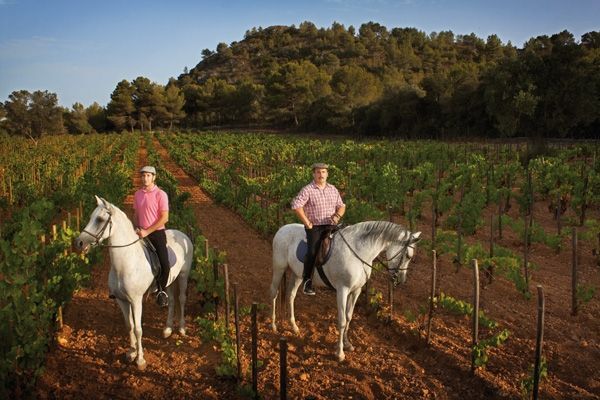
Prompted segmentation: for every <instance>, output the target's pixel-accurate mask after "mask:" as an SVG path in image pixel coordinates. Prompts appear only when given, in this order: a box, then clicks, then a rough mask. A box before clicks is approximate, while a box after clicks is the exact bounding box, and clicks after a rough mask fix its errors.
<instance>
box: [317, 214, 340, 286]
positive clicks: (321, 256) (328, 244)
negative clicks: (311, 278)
mask: <svg viewBox="0 0 600 400" xmlns="http://www.w3.org/2000/svg"><path fill="white" fill-rule="evenodd" d="M341 228H342V226H341V225H336V226H334V227H332V228H329V229H326V230H325V231H324V232H323V234H322V236H321V245H320V246H319V250H318V251H317V257H316V258H315V269H316V270H317V272H318V273H319V276H320V277H321V280H322V281H323V282H324V283H325V284H326V285H327V286H329V287H330V288H331V289H335V288H334V287H333V285H332V284H331V282H330V281H329V279H328V278H327V276H326V275H325V271H324V270H323V264H325V263H326V262H327V260H329V257H331V249H332V244H333V239H334V237H335V233H336V232H337V231H338V230H340V229H341Z"/></svg>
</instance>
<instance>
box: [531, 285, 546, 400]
mask: <svg viewBox="0 0 600 400" xmlns="http://www.w3.org/2000/svg"><path fill="white" fill-rule="evenodd" d="M537 292H538V315H537V335H536V339H535V363H534V366H533V400H537V398H538V391H539V385H540V369H541V362H542V345H543V341H544V310H545V301H544V289H543V288H542V286H541V285H538V287H537Z"/></svg>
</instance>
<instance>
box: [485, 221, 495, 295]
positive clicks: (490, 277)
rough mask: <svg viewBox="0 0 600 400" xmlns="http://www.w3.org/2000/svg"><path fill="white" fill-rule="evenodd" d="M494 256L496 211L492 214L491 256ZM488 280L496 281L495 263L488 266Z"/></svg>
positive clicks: (490, 281)
mask: <svg viewBox="0 0 600 400" xmlns="http://www.w3.org/2000/svg"><path fill="white" fill-rule="evenodd" d="M493 257H494V213H492V215H490V258H493ZM487 274H488V282H489V283H490V284H492V282H494V263H490V265H489V266H488V267H487Z"/></svg>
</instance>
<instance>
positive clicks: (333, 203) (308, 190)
mask: <svg viewBox="0 0 600 400" xmlns="http://www.w3.org/2000/svg"><path fill="white" fill-rule="evenodd" d="M342 206H344V202H343V201H342V197H341V196H340V192H338V190H337V189H336V187H335V186H333V185H330V184H329V183H327V184H325V188H323V189H320V188H319V187H318V186H317V184H316V183H315V181H312V182H311V183H309V184H308V185H306V186H304V187H303V188H302V190H300V193H298V195H297V196H296V197H295V198H294V200H293V201H292V210H296V209H298V208H303V209H304V213H305V214H306V217H307V218H308V220H309V221H310V222H312V224H313V225H331V224H333V222H332V221H331V216H332V215H333V214H334V213H335V212H336V210H337V209H338V208H339V207H342Z"/></svg>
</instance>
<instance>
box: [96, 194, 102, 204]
mask: <svg viewBox="0 0 600 400" xmlns="http://www.w3.org/2000/svg"><path fill="white" fill-rule="evenodd" d="M94 197H95V198H96V205H98V206H100V205H102V203H103V200H102V198H100V197H98V196H96V195H94Z"/></svg>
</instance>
